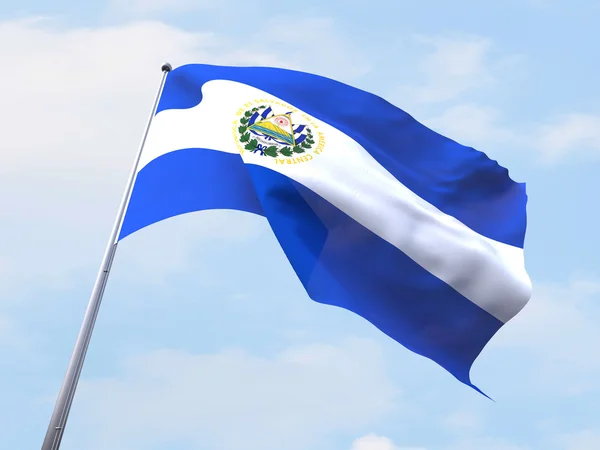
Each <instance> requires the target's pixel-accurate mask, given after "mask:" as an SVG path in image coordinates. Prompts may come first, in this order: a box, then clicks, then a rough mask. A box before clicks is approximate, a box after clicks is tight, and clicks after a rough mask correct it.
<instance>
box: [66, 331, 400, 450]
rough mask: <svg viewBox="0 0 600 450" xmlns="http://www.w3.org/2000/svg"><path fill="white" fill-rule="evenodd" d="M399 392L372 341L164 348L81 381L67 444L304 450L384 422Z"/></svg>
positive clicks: (131, 449)
mask: <svg viewBox="0 0 600 450" xmlns="http://www.w3.org/2000/svg"><path fill="white" fill-rule="evenodd" d="M397 396H398V392H397V391H396V389H395V388H394V387H393V386H392V384H391V382H390V380H389V378H388V376H387V374H386V370H385V367H384V363H383V359H382V354H381V350H380V349H379V347H378V346H377V345H376V344H374V343H373V342H371V341H364V340H354V339H353V340H349V341H345V342H342V343H341V344H339V345H325V344H315V345H308V346H301V347H291V348H288V349H286V350H285V351H283V352H282V353H280V354H279V355H277V356H275V357H273V358H266V357H263V356H256V355H251V354H248V353H246V352H245V351H241V350H228V351H223V352H221V353H218V354H190V353H186V352H183V351H178V350H160V351H155V352H152V353H150V354H145V355H142V356H139V357H137V358H134V359H131V360H128V361H126V364H125V366H124V368H123V372H122V373H120V374H117V375H115V376H112V377H110V378H102V379H84V380H83V381H82V383H81V385H80V389H79V390H78V394H77V398H76V399H75V405H74V408H73V411H74V412H73V415H72V423H70V424H69V427H68V428H67V433H66V436H65V444H64V448H65V450H68V449H75V448H77V449H87V450H96V449H105V448H111V449H114V450H120V449H127V450H136V449H147V448H154V446H156V445H161V444H163V445H168V444H169V443H174V442H186V443H187V444H188V445H189V447H190V448H198V449H201V448H214V449H227V450H235V449H240V450H241V449H248V448H257V449H258V448H260V449H263V450H269V449H273V450H280V449H282V448H286V449H303V448H307V447H309V446H310V445H313V444H314V445H317V446H318V444H320V443H322V442H325V441H326V440H327V439H328V438H329V437H330V435H332V434H335V433H339V432H352V431H353V430H354V429H356V428H357V427H364V426H370V425H372V424H374V423H376V422H377V421H378V420H380V419H381V418H382V417H383V416H385V415H387V414H388V413H390V412H392V411H393V410H394V409H395V408H396V402H397Z"/></svg>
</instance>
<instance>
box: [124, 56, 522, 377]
mask: <svg viewBox="0 0 600 450" xmlns="http://www.w3.org/2000/svg"><path fill="white" fill-rule="evenodd" d="M526 203H527V196H526V193H525V185H524V184H522V183H516V182H514V181H513V180H511V178H510V177H509V175H508V171H507V170H506V169H505V168H503V167H501V166H499V165H498V164H497V163H496V162H495V161H493V160H490V159H489V158H488V157H487V156H486V155H485V154H483V153H481V152H479V151H477V150H475V149H473V148H470V147H465V146H463V145H460V144H458V143H456V142H454V141H452V140H450V139H448V138H446V137H444V136H441V135H439V134H437V133H435V132H434V131H432V130H430V129H428V128H427V127H425V126H424V125H422V124H420V123H419V122H417V121H416V120H415V119H413V118H412V117H411V116H410V115H408V114H407V113H406V112H404V111H402V110H401V109H399V108H397V107H395V106H393V105H391V104H390V103H388V102H386V101H385V100H383V99H381V98H379V97H377V96H375V95H373V94H370V93H367V92H364V91H361V90H359V89H356V88H353V87H350V86H347V85H345V84H342V83H340V82H337V81H334V80H331V79H327V78H323V77H320V76H316V75H312V74H307V73H302V72H296V71H291V70H284V69H276V68H263V67H220V66H210V65H200V64H193V65H185V66H181V67H179V68H177V69H175V70H173V71H172V72H171V73H169V74H168V76H167V79H166V83H165V87H164V90H163V92H162V95H161V98H160V101H159V104H158V108H157V112H156V115H155V116H154V118H153V122H152V124H151V127H150V130H149V133H148V137H147V140H146V144H145V146H144V150H143V152H142V155H141V160H140V163H139V165H138V168H137V175H136V179H135V184H134V187H133V191H132V194H131V198H130V200H129V204H128V207H127V211H126V215H125V218H124V221H123V224H122V228H121V231H120V235H119V239H123V238H124V237H126V236H128V235H130V234H131V233H134V232H135V231H137V230H139V229H141V228H143V227H146V226H148V225H151V224H153V223H156V222H158V221H160V220H163V219H167V218H169V217H173V216H176V215H179V214H184V213H188V212H193V211H200V210H206V209H233V210H241V211H247V212H251V213H254V214H259V215H262V216H264V217H266V219H267V220H268V222H269V224H270V225H271V227H272V229H273V232H274V234H275V236H276V238H277V240H278V241H279V243H280V244H281V247H282V248H283V250H284V252H285V254H286V256H287V258H288V259H289V261H290V264H291V265H292V267H293V269H294V271H295V272H296V274H297V275H298V277H299V279H300V281H301V282H302V284H303V286H304V287H305V289H306V291H307V293H308V295H309V296H310V298H312V299H313V300H315V301H317V302H320V303H325V304H329V305H335V306H339V307H342V308H345V309H347V310H349V311H352V312H354V313H356V314H359V315H360V316H362V317H364V318H365V319H366V320H368V321H369V322H371V323H372V324H373V325H375V326H376V327H377V328H379V329H380V330H381V331H383V332H384V333H386V334H387V335H388V336H390V337H391V338H393V339H394V340H396V341H398V342H399V343H401V344H402V345H404V346H405V347H406V348H408V349H410V350H412V351H413V352H416V353H418V354H420V355H423V356H425V357H427V358H430V359H432V360H433V361H435V362H437V363H438V364H439V365H441V366H442V367H444V368H445V369H446V370H448V371H449V372H450V373H452V374H453V375H454V376H455V377H456V378H457V379H458V380H460V381H462V382H463V383H465V384H467V385H469V386H472V387H474V386H473V385H472V384H471V380H470V377H469V371H470V368H471V365H472V364H473V362H474V360H475V358H476V357H477V356H478V355H479V353H480V352H481V350H482V349H483V347H484V346H485V345H486V343H487V342H488V341H489V340H490V339H491V338H492V336H493V335H494V334H495V333H496V332H497V331H498V329H499V328H500V327H501V326H502V325H503V324H504V323H506V322H507V321H508V320H510V319H511V318H512V317H513V316H515V315H516V314H517V313H518V312H519V311H520V310H521V309H522V308H523V307H524V305H525V304H526V303H527V301H528V300H529V297H530V295H531V283H530V281H529V278H528V275H527V273H526V271H525V267H524V257H523V241H524V238H525V228H526Z"/></svg>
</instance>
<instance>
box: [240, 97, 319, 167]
mask: <svg viewBox="0 0 600 450" xmlns="http://www.w3.org/2000/svg"><path fill="white" fill-rule="evenodd" d="M266 108H267V106H266V105H260V106H257V107H255V108H252V109H249V110H247V111H245V112H244V115H243V116H242V117H241V118H240V124H239V126H238V132H239V133H240V142H241V143H242V144H243V145H244V149H246V150H248V151H250V152H254V151H256V149H257V148H258V140H257V139H250V138H251V134H250V132H249V131H248V123H249V122H250V118H251V117H252V114H254V113H255V112H258V111H260V110H263V109H266ZM314 144H315V141H314V137H313V134H312V131H311V129H310V128H307V129H306V139H304V141H302V143H301V144H299V145H294V146H292V147H289V146H286V147H283V148H277V147H276V146H275V145H271V146H270V147H267V148H265V149H263V150H262V152H263V154H265V155H267V156H270V157H271V158H277V157H278V156H279V155H280V154H281V155H283V156H287V157H288V158H289V157H291V156H294V154H300V153H305V152H306V151H307V150H310V149H311V148H312V146H313V145H314Z"/></svg>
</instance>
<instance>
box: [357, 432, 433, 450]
mask: <svg viewBox="0 0 600 450" xmlns="http://www.w3.org/2000/svg"><path fill="white" fill-rule="evenodd" d="M350 450H426V449H425V448H423V447H397V446H396V445H395V444H394V443H393V442H392V440H391V439H389V438H387V437H385V436H377V435H375V434H368V435H366V436H363V437H361V438H359V439H356V440H355V441H354V442H353V443H352V447H351V449H350Z"/></svg>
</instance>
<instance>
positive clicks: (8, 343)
mask: <svg viewBox="0 0 600 450" xmlns="http://www.w3.org/2000/svg"><path fill="white" fill-rule="evenodd" d="M22 344H23V337H22V336H21V335H20V333H19V332H18V330H17V327H16V325H15V323H14V321H13V320H12V319H11V318H10V317H9V316H8V315H7V314H5V313H2V312H1V311H0V348H2V347H15V346H16V347H21V346H22Z"/></svg>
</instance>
